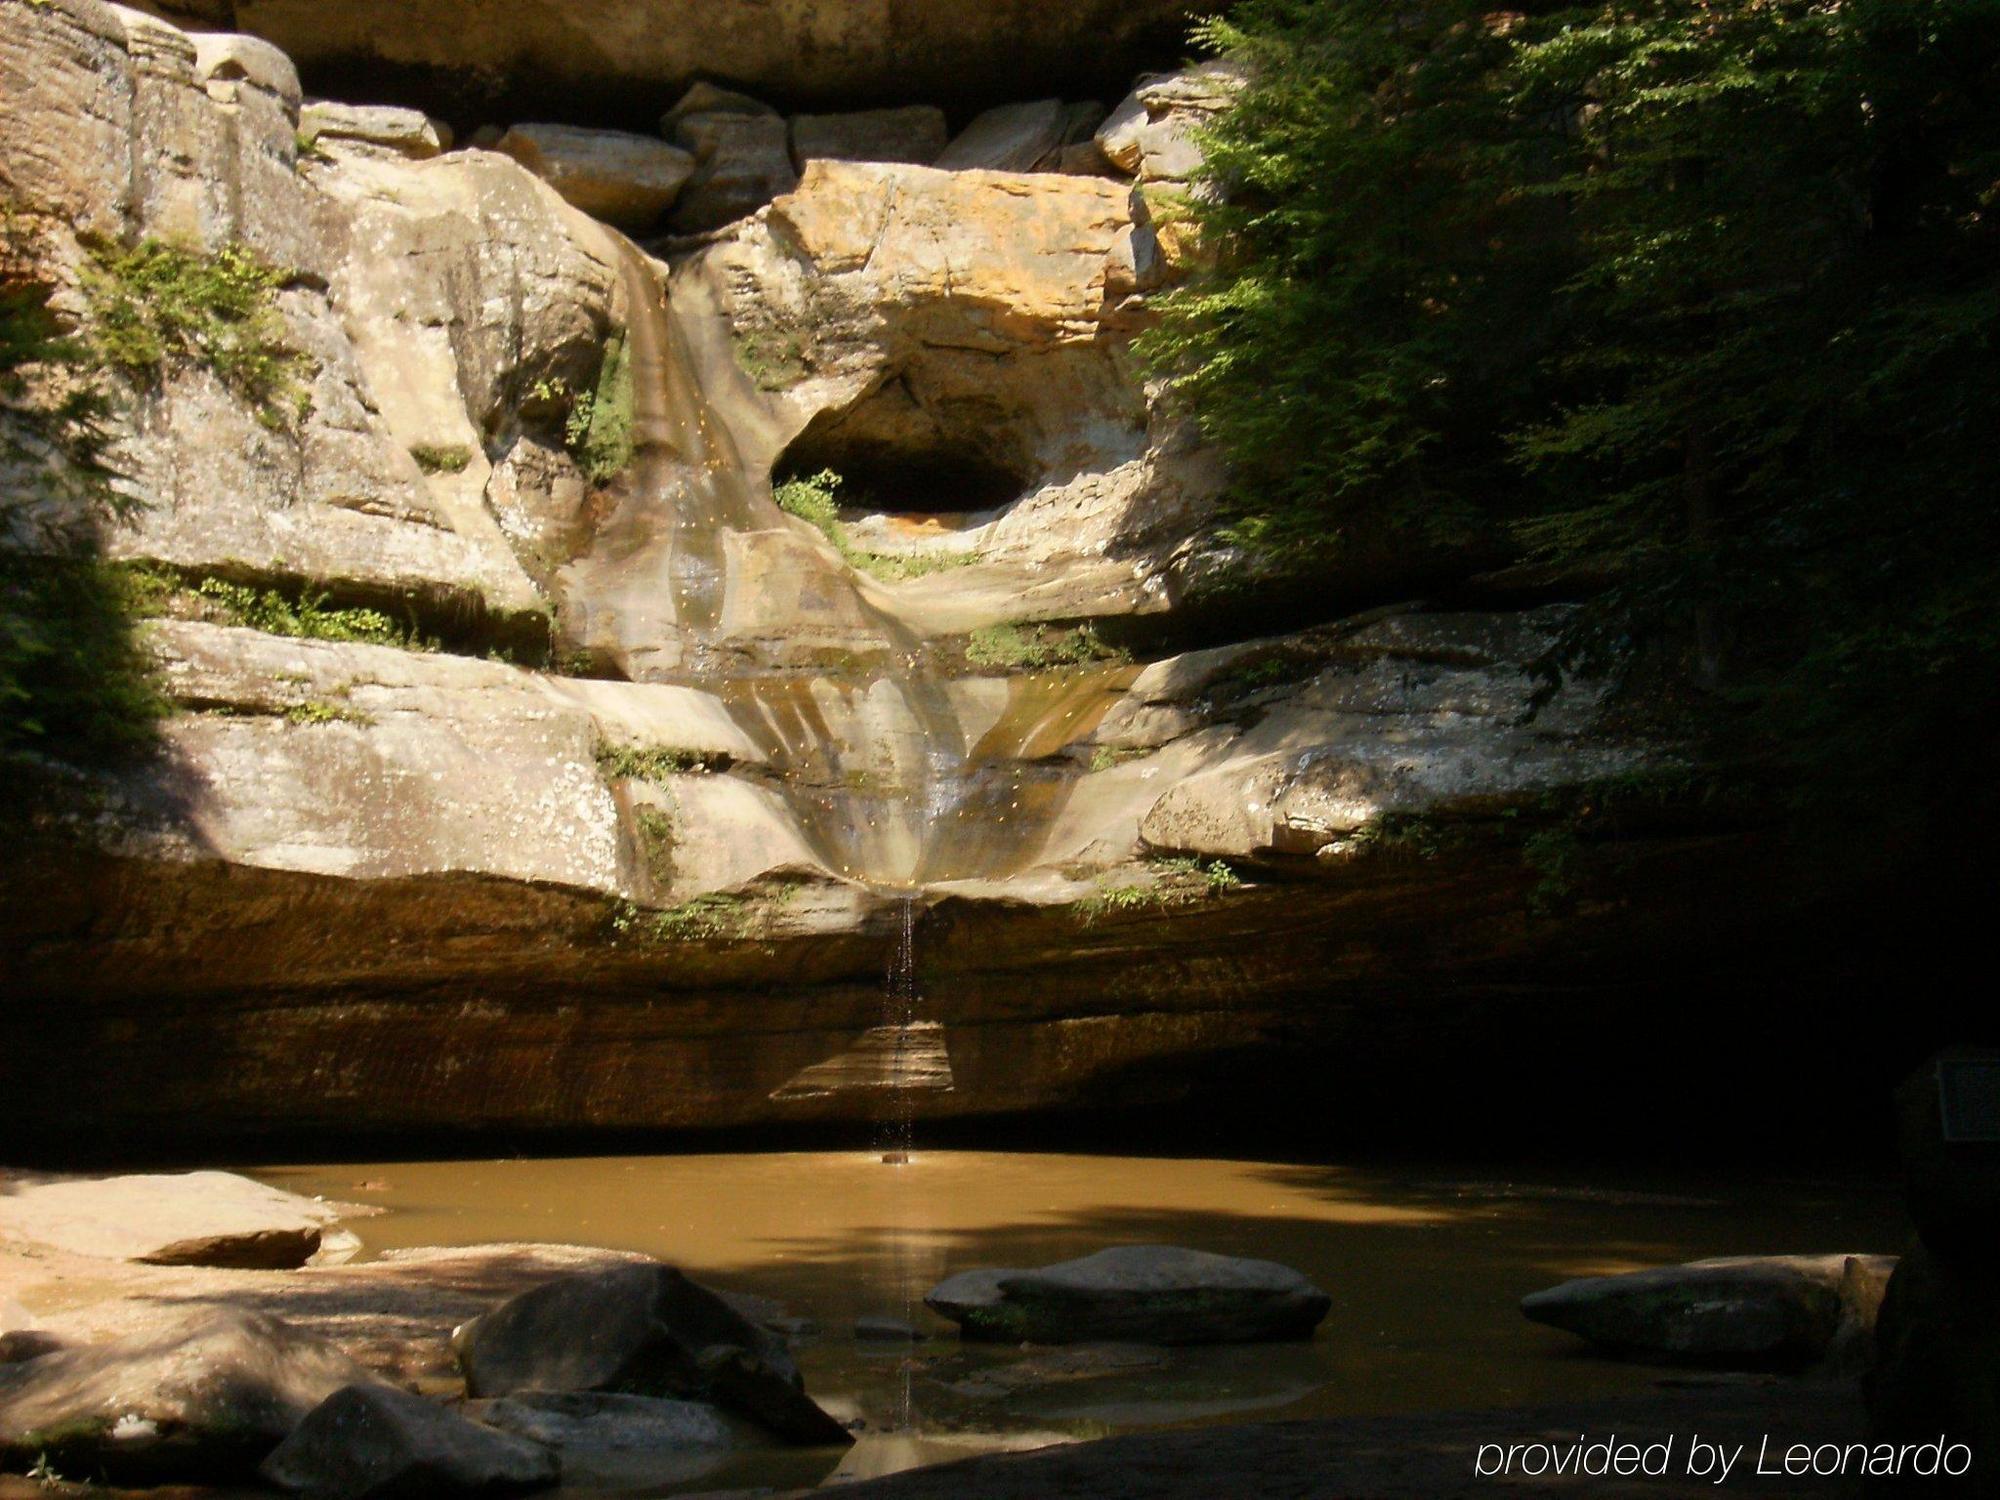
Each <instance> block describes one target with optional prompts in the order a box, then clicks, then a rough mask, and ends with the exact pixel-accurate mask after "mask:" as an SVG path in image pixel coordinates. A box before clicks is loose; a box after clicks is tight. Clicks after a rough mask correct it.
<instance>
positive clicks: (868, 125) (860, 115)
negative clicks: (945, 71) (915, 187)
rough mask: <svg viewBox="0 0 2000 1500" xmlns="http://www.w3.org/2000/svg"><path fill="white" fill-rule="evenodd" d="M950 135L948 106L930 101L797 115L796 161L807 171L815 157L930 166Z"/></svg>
mask: <svg viewBox="0 0 2000 1500" xmlns="http://www.w3.org/2000/svg"><path fill="white" fill-rule="evenodd" d="M948 139H949V136H948V135H947V133H946V130H945V122H944V111H943V110H941V109H935V108H933V107H931V106H930V105H927V104H912V105H909V106H906V107H905V108H902V109H869V110H860V111H857V112H855V113H852V114H844V115H795V116H793V118H792V163H793V165H795V166H796V167H797V168H798V169H799V170H800V171H801V172H803V171H805V169H806V163H807V162H809V161H902V162H912V163H914V164H916V165H917V166H923V167H927V166H929V165H930V164H931V163H932V162H934V161H936V160H937V159H938V156H939V154H940V153H941V152H942V151H943V150H944V148H945V144H946V142H947V140H948Z"/></svg>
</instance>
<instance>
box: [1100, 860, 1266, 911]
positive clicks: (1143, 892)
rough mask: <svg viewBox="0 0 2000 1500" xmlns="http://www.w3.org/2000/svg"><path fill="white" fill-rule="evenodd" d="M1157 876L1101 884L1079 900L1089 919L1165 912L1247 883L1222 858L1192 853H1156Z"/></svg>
mask: <svg viewBox="0 0 2000 1500" xmlns="http://www.w3.org/2000/svg"><path fill="white" fill-rule="evenodd" d="M1148 863H1149V864H1150V866H1151V867H1152V872H1153V877H1154V878H1153V879H1152V880H1151V881H1150V882H1148V883H1146V884H1143V885H1141V884H1137V883H1132V884H1125V885H1112V886H1100V887H1099V888H1098V889H1097V890H1096V891H1094V892H1092V893H1091V894H1090V895H1088V896H1086V897H1084V898H1083V899H1082V900H1081V901H1079V902H1077V903H1076V913H1077V915H1078V916H1079V917H1081V918H1082V919H1083V920H1084V921H1085V922H1095V921H1097V920H1098V919H1099V918H1100V917H1104V916H1107V915H1110V914H1111V913H1114V912H1140V911H1164V910H1168V909H1170V908H1173V907H1176V906H1189V905H1192V904H1194V903H1195V902H1197V901H1205V900H1208V899H1209V898H1211V897H1214V896H1219V895H1221V894H1222V893H1223V892H1224V891H1227V890H1231V889H1233V888H1234V887H1236V886H1239V885H1241V884H1242V883H1243V878H1242V877H1241V876H1240V875H1238V874H1237V873H1236V872H1235V871H1234V870H1233V869H1231V868H1230V867H1229V865H1228V864H1227V863H1225V862H1224V861H1222V860H1219V859H1217V860H1211V861H1209V862H1208V863H1207V864H1203V863H1202V862H1201V861H1200V860H1198V859H1195V858H1192V857H1190V856H1188V855H1178V854H1177V855H1155V856H1154V857H1153V858H1152V859H1150V860H1149V861H1148Z"/></svg>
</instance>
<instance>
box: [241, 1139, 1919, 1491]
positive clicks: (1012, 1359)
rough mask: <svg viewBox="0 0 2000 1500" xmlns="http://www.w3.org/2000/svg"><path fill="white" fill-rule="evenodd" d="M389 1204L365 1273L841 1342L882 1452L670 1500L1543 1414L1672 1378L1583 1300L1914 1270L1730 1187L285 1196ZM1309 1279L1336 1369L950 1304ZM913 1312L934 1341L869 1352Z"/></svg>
mask: <svg viewBox="0 0 2000 1500" xmlns="http://www.w3.org/2000/svg"><path fill="white" fill-rule="evenodd" d="M256 1175H257V1176H259V1177H261V1178H262V1179H263V1180H265V1181H267V1182H271V1183H273V1184H276V1185H278V1186H280V1187H285V1188H289V1189H291V1190H293V1191H297V1192H305V1193H317V1194H323V1195H325V1196H326V1197H329V1198H339V1199H346V1200H350V1201H358V1202H364V1203H369V1204H374V1205H378V1206H380V1207H381V1208H383V1209H385V1210H387V1212H385V1213H383V1214H382V1215H380V1216H379V1217H375V1218H367V1219H361V1220H357V1221H354V1222H353V1223H352V1224H351V1225H350V1226H349V1227H351V1228H353V1229H354V1230H356V1231H357V1232H358V1233H359V1234H360V1235H361V1237H362V1240H363V1242H364V1244H365V1246H366V1248H365V1250H364V1252H363V1254H364V1256H366V1255H373V1254H379V1253H380V1252H382V1251H385V1250H392V1249H398V1248H404V1247H409V1246H415V1245H470V1244H478V1243H481V1242H487V1241H504V1240H544V1241H559V1242H566V1243H578V1244H589V1245H600V1246H608V1247H611V1248H614V1249H622V1250H637V1251H643V1252H645V1253H647V1254H649V1255H653V1256H656V1257H658V1258H659V1259H661V1260H664V1261H668V1262H671V1263H673V1264H675V1265H678V1266H680V1267H682V1268H683V1269H685V1270H687V1271H688V1272H689V1273H691V1274H692V1275H694V1276H696V1277H697V1278H699V1279H702V1280H704V1281H707V1282H708V1283H710V1284H712V1285H714V1286H718V1287H724V1288H730V1289H734V1290H740V1291H745V1292H753V1293H756V1294H759V1295H761V1296H764V1297H769V1298H772V1299H775V1300H776V1301H778V1302H780V1303H782V1304H784V1306H785V1308H786V1310H787V1311H788V1312H789V1313H790V1314H792V1315H794V1316H796V1317H801V1318H807V1319H810V1320H811V1321H812V1323H813V1324H814V1325H816V1329H817V1331H816V1332H813V1333H810V1334H808V1335H807V1336H805V1337H804V1338H802V1339H801V1340H800V1341H799V1342H798V1343H797V1345H796V1354H797V1357H798V1361H799V1364H800V1366H801V1368H802V1369H803V1370H804V1372H805V1377H806V1384H807V1389H808V1390H810V1391H811V1392H812V1393H813V1395H814V1396H815V1397H817V1398H818V1399H819V1400H820V1401H821V1403H822V1404H823V1405H825V1406H826V1407H827V1408H828V1409H829V1410H831V1411H832V1412H833V1413H834V1414H835V1415H836V1416H838V1417H840V1418H842V1419H843V1420H849V1419H852V1418H855V1417H859V1418H861V1419H862V1420H863V1421H864V1422H865V1423H866V1426H865V1429H864V1430H863V1433H862V1437H861V1439H860V1441H859V1442H858V1443H857V1444H856V1446H855V1447H854V1449H853V1450H852V1451H851V1452H849V1453H848V1454H846V1455H845V1456H844V1457H842V1458H840V1459H839V1460H838V1461H837V1462H836V1459H835V1457H834V1456H833V1455H830V1454H829V1455H790V1456H785V1457H783V1458H782V1459H781V1458H779V1457H777V1456H763V1457H755V1456H753V1457H750V1458H743V1459H737V1460H733V1461H731V1462H730V1463H728V1464H726V1465H725V1464H720V1463H718V1464H717V1465H715V1466H711V1467H707V1468H704V1469H703V1470H702V1472H701V1473H699V1474H688V1475H685V1476H680V1477H679V1479H678V1482H677V1483H665V1484H661V1485H658V1486H654V1487H652V1489H651V1492H652V1493H660V1494H670V1493H674V1492H675V1491H676V1489H677V1488H679V1489H685V1490H694V1489H712V1488H715V1487H717V1486H718V1485H719V1484H722V1483H751V1482H756V1483H766V1484H770V1483H776V1484H789V1485H802V1484H811V1483H813V1482H815V1481H816V1480H818V1479H822V1478H825V1479H837V1478H850V1477H861V1476H867V1475H874V1474H881V1473H888V1472H893V1471H895V1470H897V1469H901V1468H907V1467H909V1466H911V1465H913V1464H917V1463H929V1462H938V1461H942V1460H946V1459H950V1458H956V1457H962V1456H964V1455H966V1454H968V1453H973V1452H981V1451H991V1450H995V1449H1000V1448H1011V1447H1028V1446H1039V1445H1041V1444H1044V1443H1049V1442H1058V1441H1065V1440H1072V1439H1077V1438H1085V1437H1100V1436H1105V1435H1107V1434H1110V1433H1113V1432H1123V1431H1130V1430H1133V1429H1139V1428H1146V1427H1157V1426H1184V1425H1192V1424H1202V1423H1214V1422H1245V1421H1268V1420H1274V1419H1283V1418H1296V1417H1322V1416H1357V1415H1366V1414H1376V1413H1389V1412H1405V1411H1419V1410H1427V1409H1465V1408H1477V1407H1494V1406H1517V1405H1529V1404H1535V1403H1542V1402H1554V1401H1563V1400H1569V1399H1577V1398H1587V1397H1592V1396H1601V1395H1609V1394H1614V1393H1618V1392H1625V1391H1634V1390H1644V1389H1646V1388H1647V1387H1649V1386H1650V1385H1651V1384H1653V1383H1654V1382H1655V1381H1658V1380H1660V1379H1662V1378H1666V1377H1669V1376H1670V1375H1671V1374H1672V1372H1668V1371H1662V1370H1657V1369H1647V1368H1644V1367H1639V1366H1630V1365H1620V1364H1614V1363H1610V1362H1607V1361H1603V1360H1598V1359H1594V1358H1591V1357H1588V1356H1587V1355H1584V1354H1582V1353H1581V1352H1580V1350H1579V1348H1578V1347H1577V1346H1576V1344H1575V1342H1574V1341H1573V1340H1571V1339H1569V1338H1567V1337H1566V1336H1564V1335H1561V1334H1558V1333H1555V1332H1553V1331H1551V1330H1548V1329H1543V1328H1539V1327H1536V1326H1534V1325H1532V1324H1530V1323H1528V1322H1527V1321H1526V1320H1524V1319H1523V1318H1522V1317H1521V1316H1520V1314H1519V1313H1518V1312H1517V1311H1516V1309H1515V1303H1516V1302H1517V1301H1518V1300H1519V1299H1520V1298H1521V1297H1522V1296H1523V1295H1524V1294H1526V1293H1528V1292H1531V1291H1533V1290H1535V1289H1536V1288H1538V1287H1542V1286H1547V1285H1549V1284H1550V1283H1552V1282H1555V1281H1559V1280H1562V1279H1563V1278H1565V1277H1571V1276H1582V1275H1592V1274H1600V1273H1604V1272H1611V1271H1620V1270H1631V1269H1636V1268H1638V1267H1641V1266H1648V1265H1658V1264H1662V1263H1667V1262H1673V1261H1681V1260H1691V1259H1696V1258H1699V1257H1702V1256H1709V1255H1737V1254H1753V1253H1767V1252H1768V1253H1777V1252H1808V1251H1869V1252H1889V1253H1893V1252H1894V1251H1896V1250H1897V1249H1898V1248H1899V1247H1900V1246H1901V1244H1902V1241H1903V1238H1904V1235H1905V1233H1906V1229H1905V1226H1904V1221H1903V1219H1902V1216H1901V1209H1900V1205H1899V1203H1898V1201H1897V1198H1896V1196H1895V1194H1894V1193H1893V1192H1892V1191H1890V1190H1889V1189H1888V1188H1887V1187H1886V1186H1883V1185H1880V1184H1870V1183H1854V1182H1838V1181H1831V1180H1806V1179H1780V1180H1772V1179H1768V1178H1760V1177H1757V1176H1754V1175H1747V1174H1746V1175H1743V1176H1735V1177H1729V1176H1717V1175H1716V1174H1714V1173H1712V1172H1711V1173H1708V1174H1705V1175H1700V1176H1695V1175H1688V1176H1685V1177H1675V1176H1672V1175H1661V1174H1655V1175H1649V1176H1646V1177H1643V1178H1641V1177H1636V1176H1635V1177H1632V1178H1629V1179H1626V1178H1619V1179H1617V1180H1611V1179H1609V1178H1607V1175H1606V1174H1604V1173H1602V1172H1599V1173H1596V1174H1594V1175H1593V1176H1592V1177H1590V1178H1589V1179H1588V1180H1584V1179H1581V1178H1572V1177H1567V1176H1563V1175H1559V1174H1538V1175H1535V1176H1532V1177H1522V1178H1519V1179H1516V1180H1502V1179H1499V1178H1496V1177H1494V1176H1493V1175H1492V1174H1491V1169H1490V1168H1489V1169H1486V1170H1485V1171H1484V1172H1483V1173H1480V1174H1474V1173H1468V1172H1463V1171H1455V1170H1451V1169H1447V1168H1439V1169H1437V1170H1435V1171H1431V1170H1415V1169H1411V1168H1409V1167H1407V1166H1405V1167H1400V1168H1398V1169H1396V1170H1395V1171H1376V1170H1365V1169H1360V1168H1349V1167H1337V1166H1297V1165H1278V1164H1267V1163H1259V1162H1244V1161H1206V1160H1185V1159H1178V1160H1175V1159H1157V1158H1131V1157H1108V1156H1081V1155H1074V1156H1072V1155H1041V1154H1029V1153H1007V1152H983V1151H923V1150H919V1151H917V1152H915V1153H914V1154H913V1157H912V1160H911V1161H910V1162H909V1163H908V1164H907V1165H903V1166H894V1165H887V1164H884V1162H883V1161H882V1160H881V1157H880V1155H879V1153H875V1152H851V1153H834V1152H816V1153H792V1154H757V1155H712V1156H654V1157H594V1158H577V1159H558V1160H509V1161H450V1162H347V1163H337V1164H329V1165H321V1166H305V1167H282V1168H269V1169H262V1170H256ZM1149 1243H1172V1244H1179V1245H1188V1246H1192V1247H1195V1248H1198V1249H1203V1250H1213V1251H1218V1252H1221V1253H1224V1254H1231V1255H1254V1256H1260V1257H1263V1258H1266V1259H1270V1260H1277V1261H1282V1262H1284V1263H1285V1264H1287V1265H1291V1266H1295V1267H1297V1268H1298V1269H1300V1270H1302V1271H1304V1272H1306V1273H1307V1274H1308V1275H1310V1276H1311V1277H1312V1278H1313V1280H1315V1281H1316V1282H1318V1283H1319V1285H1320V1286H1322V1287H1324V1288H1325V1289H1326V1291H1327V1292H1328V1293H1330V1294H1331V1296H1332V1298H1333V1310H1332V1312H1331V1313H1330V1314H1329V1315H1328V1316H1327V1319H1326V1321H1325V1322H1324V1323H1323V1324H1321V1326H1320V1329H1319V1332H1318V1335H1317V1336H1316V1337H1315V1338H1314V1339H1313V1341H1312V1342H1311V1343H1310V1344H1297V1345H1264V1346H1256V1347H1248V1348H1222V1349H1183V1350H1171V1351H1150V1352H1149V1351H1139V1350H1134V1349H1129V1348H1127V1349H1123V1350H1116V1351H1110V1352H1109V1353H1103V1354H1100V1353H1096V1352H1092V1353H1085V1354H1078V1353H1077V1352H1075V1351H1060V1350H1048V1349H1039V1350H1021V1349H998V1348H994V1347H991V1346H982V1345H965V1346H961V1345H960V1344H959V1342H958V1340H957V1338H956V1337H955V1335H954V1334H953V1332H952V1329H951V1326H950V1325H949V1324H946V1323H943V1322H941V1321H940V1320H938V1319H936V1318H934V1317H933V1316H931V1315H930V1314H929V1313H928V1312H927V1311H926V1309H925V1308H924V1306H923V1294H924V1292H925V1291H926V1290H928V1289H929V1288H930V1287H931V1286H932V1285H933V1284H935V1283H936V1282H938V1281H940V1280H942V1279H943V1278H944V1277H946V1276H948V1275H951V1274H953V1273H955V1272H958V1271H962V1270H966V1269H969V1268H971V1267H974V1266H981V1265H987V1266H992V1265H1000V1266H1032V1265H1041V1264H1046V1263H1048V1262H1051V1261H1056V1260H1064V1259H1067V1258H1069V1257H1072V1256H1076V1255H1083V1254H1087V1253H1089V1252H1091V1251H1093V1250H1099V1249H1103V1248H1104V1247H1106V1246H1109V1245H1118V1244H1149ZM868 1314H889V1315H891V1316H894V1317H899V1318H903V1319H905V1320H907V1321H909V1322H912V1323H914V1324H916V1325H917V1326H919V1327H920V1328H922V1329H925V1330H926V1331H928V1332H929V1334H930V1335H931V1336H930V1337H929V1338H928V1339H927V1340H926V1341H925V1342H923V1343H921V1344H916V1345H908V1344H901V1345H898V1344H889V1345H884V1344H878V1343H868V1342H862V1341H857V1340H856V1339H855V1337H854V1335H853V1326H854V1322H855V1319H856V1318H857V1317H861V1316H865V1315H868Z"/></svg>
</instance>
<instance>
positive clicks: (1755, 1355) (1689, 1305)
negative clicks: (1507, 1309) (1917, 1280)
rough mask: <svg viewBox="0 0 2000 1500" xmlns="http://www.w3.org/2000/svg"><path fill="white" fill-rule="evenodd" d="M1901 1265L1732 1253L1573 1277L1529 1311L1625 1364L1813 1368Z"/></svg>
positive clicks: (1531, 1302)
mask: <svg viewBox="0 0 2000 1500" xmlns="http://www.w3.org/2000/svg"><path fill="white" fill-rule="evenodd" d="M1893 1264H1894V1257H1891V1256H1880V1255H1864V1256H1855V1255H1747V1256H1730V1257H1726V1258H1723V1259H1718V1260H1699V1261H1693V1262H1690V1263H1689V1264H1687V1265H1681V1266H1661V1267H1657V1268H1655V1269H1652V1270H1646V1271H1629V1272H1626V1273H1625V1274H1623V1275H1618V1276H1589V1277H1584V1278H1582V1279H1580V1280H1576V1281H1566V1282H1563V1283H1562V1284H1561V1285H1560V1286H1554V1287H1550V1288H1549V1289H1548V1290H1546V1291H1540V1292H1535V1293H1532V1294H1530V1295H1529V1296H1527V1297H1524V1298H1522V1299H1521V1311H1522V1312H1523V1313H1524V1314H1525V1315H1526V1316H1527V1317H1529V1318H1531V1319H1533V1320H1534V1321H1535V1322H1537V1323H1546V1324H1548V1325H1549V1326H1550V1327H1552V1328H1561V1329H1564V1330H1566V1331H1567V1332H1570V1333H1574V1334H1576V1335H1577V1336H1579V1337H1580V1338H1583V1339H1587V1340H1588V1341H1589V1342H1590V1343H1591V1344H1593V1345H1594V1346H1596V1347H1597V1348H1598V1349H1600V1350H1603V1351H1604V1352H1606V1353H1608V1354H1613V1355H1618V1356H1621V1357H1624V1358H1630V1359H1651V1360H1660V1361H1667V1362H1686V1363H1691V1364H1708V1365H1723V1366H1732V1365H1740V1366H1749V1367H1751V1368H1757V1367H1762V1366H1766V1365H1788V1364H1789V1365H1799V1364H1807V1363H1810V1362H1812V1361H1814V1360H1817V1359H1820V1358H1822V1357H1824V1356H1825V1355H1826V1354H1827V1353H1828V1352H1829V1351H1830V1350H1831V1349H1832V1348H1833V1345H1834V1340H1835V1337H1836V1336H1837V1335H1838V1334H1839V1333H1840V1331H1841V1324H1842V1320H1843V1318H1844V1317H1847V1318H1858V1319H1866V1320H1870V1321H1872V1318H1873V1315H1874V1312H1875V1309H1876V1307H1877V1306H1879V1303H1880V1296H1881V1292H1880V1283H1881V1282H1882V1281H1883V1280H1884V1279H1886V1276H1887V1273H1888V1269H1889V1268H1890V1267H1891V1266H1892V1265H1893ZM1857 1302H1858V1303H1860V1304H1862V1305H1856V1304H1857Z"/></svg>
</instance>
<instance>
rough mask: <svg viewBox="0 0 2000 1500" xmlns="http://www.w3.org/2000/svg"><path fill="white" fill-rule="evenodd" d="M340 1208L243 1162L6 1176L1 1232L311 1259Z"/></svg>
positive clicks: (158, 1256)
mask: <svg viewBox="0 0 2000 1500" xmlns="http://www.w3.org/2000/svg"><path fill="white" fill-rule="evenodd" d="M340 1213H341V1210H340V1209H339V1208H338V1207H337V1206H336V1205H333V1204H330V1203H322V1202H320V1201H318V1200H317V1199H313V1198H302V1197H300V1196H299V1195H298V1194H296V1193H287V1192H282V1191H280V1190H279V1189H277V1188H272V1187H266V1186H265V1185H264V1184H263V1183H261V1182H253V1181H251V1180H250V1179H249V1178H248V1177H239V1176H237V1175H236V1174H235V1173H233V1172H184V1173H177V1174H172V1175H165V1176H143V1175H142V1176H130V1177H104V1178H95V1179H83V1180H75V1181H67V1182H65V1181H56V1182H28V1183H21V1184H17V1185H13V1186H8V1185H7V1184H6V1183H5V1181H4V1179H0V1238H5V1239H16V1240H29V1241H33V1242H35V1243H37V1244H42V1245H54V1246H57V1247H58V1248H60V1249H63V1250H68V1251H71V1252H73V1253H76V1254H79V1255H93V1256H101V1257H103V1258H104V1259H107V1260H131V1261H141V1262H144V1263H146V1264H148V1265H155V1266H227V1267H234V1268H237V1269H240V1270H279V1269H284V1268H288V1267H292V1266H301V1265H304V1264H305V1263H306V1261H307V1260H308V1259H310V1258H311V1256H312V1255H313V1253H314V1252H315V1251H317V1250H318V1249H319V1245H320V1234H321V1231H322V1230H323V1229H324V1228H325V1227H326V1226H327V1225H328V1224H331V1223H332V1222H334V1220H336V1219H338V1218H339V1217H340ZM0 1331H4V1329H0Z"/></svg>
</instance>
